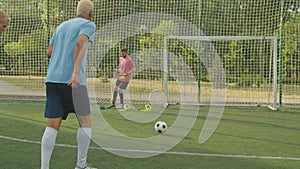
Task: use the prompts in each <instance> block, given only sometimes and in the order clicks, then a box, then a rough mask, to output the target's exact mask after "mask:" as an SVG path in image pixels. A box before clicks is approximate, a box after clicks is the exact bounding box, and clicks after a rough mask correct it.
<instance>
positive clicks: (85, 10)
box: [77, 0, 94, 20]
mask: <svg viewBox="0 0 300 169" xmlns="http://www.w3.org/2000/svg"><path fill="white" fill-rule="evenodd" d="M93 14H94V4H93V2H92V1H90V0H80V1H79V2H78V6H77V16H78V17H82V18H85V19H89V20H90V19H92V17H93Z"/></svg>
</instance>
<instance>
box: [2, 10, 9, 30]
mask: <svg viewBox="0 0 300 169" xmlns="http://www.w3.org/2000/svg"><path fill="white" fill-rule="evenodd" d="M9 22H10V18H9V17H8V15H6V13H5V12H3V11H2V10H0V35H1V34H2V32H5V31H6V27H7V26H8V25H9Z"/></svg>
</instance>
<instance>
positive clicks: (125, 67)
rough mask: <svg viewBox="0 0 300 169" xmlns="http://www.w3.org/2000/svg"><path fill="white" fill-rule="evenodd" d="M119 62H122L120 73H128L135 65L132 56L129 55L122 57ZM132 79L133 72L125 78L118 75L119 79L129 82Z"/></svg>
mask: <svg viewBox="0 0 300 169" xmlns="http://www.w3.org/2000/svg"><path fill="white" fill-rule="evenodd" d="M119 63H120V74H123V73H128V72H129V71H131V69H132V68H133V67H134V63H133V60H132V58H131V57H130V56H127V57H126V58H123V57H120V58H119ZM130 79H131V73H129V74H128V75H127V76H125V78H124V79H121V78H120V77H118V80H119V81H121V82H129V81H130Z"/></svg>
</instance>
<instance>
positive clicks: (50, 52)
mask: <svg viewBox="0 0 300 169" xmlns="http://www.w3.org/2000/svg"><path fill="white" fill-rule="evenodd" d="M52 50H53V46H52V45H49V47H48V50H47V57H48V58H49V59H50V58H51V55H52Z"/></svg>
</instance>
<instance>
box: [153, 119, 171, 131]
mask: <svg viewBox="0 0 300 169" xmlns="http://www.w3.org/2000/svg"><path fill="white" fill-rule="evenodd" d="M154 129H155V131H156V132H158V133H159V134H161V133H164V132H166V131H167V129H168V126H167V123H166V122H164V121H158V122H156V123H155V125H154Z"/></svg>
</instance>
